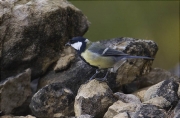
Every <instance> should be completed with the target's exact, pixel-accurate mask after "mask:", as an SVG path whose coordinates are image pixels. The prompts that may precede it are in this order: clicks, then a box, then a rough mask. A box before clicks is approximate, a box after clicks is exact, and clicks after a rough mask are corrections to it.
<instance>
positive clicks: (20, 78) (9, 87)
mask: <svg viewBox="0 0 180 118" xmlns="http://www.w3.org/2000/svg"><path fill="white" fill-rule="evenodd" d="M30 81H31V70H30V69H27V70H25V71H24V72H22V73H20V74H18V75H16V76H15V77H9V78H7V79H6V80H5V81H4V82H1V83H0V96H1V98H0V110H1V111H2V112H3V113H4V114H10V113H11V114H18V113H20V112H23V111H24V110H27V109H28V105H26V106H25V107H24V109H21V110H17V111H16V109H18V108H20V107H22V106H23V105H25V102H26V101H27V100H28V98H29V97H30V96H31V87H30Z"/></svg>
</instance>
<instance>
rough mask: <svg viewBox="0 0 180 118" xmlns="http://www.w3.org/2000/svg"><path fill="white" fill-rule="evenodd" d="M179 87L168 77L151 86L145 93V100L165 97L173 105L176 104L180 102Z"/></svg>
mask: <svg viewBox="0 0 180 118" xmlns="http://www.w3.org/2000/svg"><path fill="white" fill-rule="evenodd" d="M178 87H179V84H177V83H176V82H175V81H173V80H171V79H168V80H164V81H162V82H160V83H158V84H156V85H154V86H152V87H150V88H149V89H148V90H147V91H146V93H145V95H144V101H147V100H150V99H152V98H155V97H163V98H165V99H166V100H167V101H169V102H170V103H171V106H175V105H176V104H177V102H178V99H179V98H178V94H177V92H178Z"/></svg>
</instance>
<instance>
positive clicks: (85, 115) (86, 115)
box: [77, 114, 93, 118]
mask: <svg viewBox="0 0 180 118" xmlns="http://www.w3.org/2000/svg"><path fill="white" fill-rule="evenodd" d="M77 118H93V116H91V115H88V114H84V115H80V116H79V117H77Z"/></svg>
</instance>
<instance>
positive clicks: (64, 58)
mask: <svg viewBox="0 0 180 118" xmlns="http://www.w3.org/2000/svg"><path fill="white" fill-rule="evenodd" d="M74 51H75V50H73V49H72V48H71V47H66V48H65V49H64V50H63V52H62V54H61V56H60V58H59V60H58V61H57V64H56V66H55V67H54V71H55V72H58V71H62V70H65V69H67V67H68V66H69V65H70V63H71V62H72V61H73V60H74V59H75V52H74Z"/></svg>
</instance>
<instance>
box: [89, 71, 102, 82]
mask: <svg viewBox="0 0 180 118" xmlns="http://www.w3.org/2000/svg"><path fill="white" fill-rule="evenodd" d="M98 73H100V70H99V69H96V73H95V74H94V75H93V76H92V77H91V78H90V79H89V80H92V79H93V78H95V77H96V75H97V74H98Z"/></svg>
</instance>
